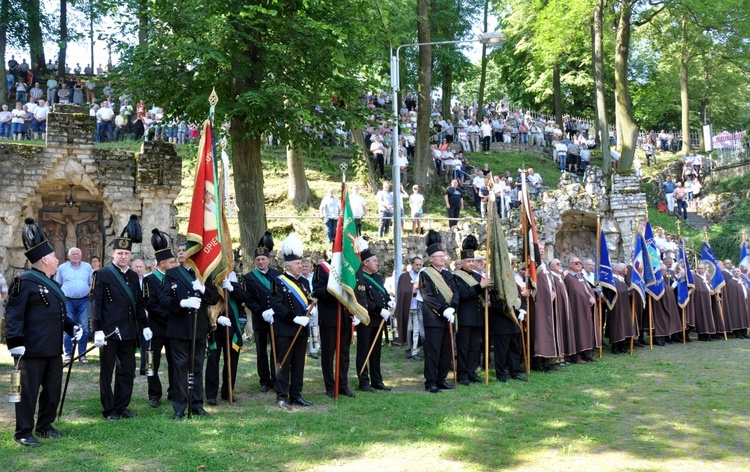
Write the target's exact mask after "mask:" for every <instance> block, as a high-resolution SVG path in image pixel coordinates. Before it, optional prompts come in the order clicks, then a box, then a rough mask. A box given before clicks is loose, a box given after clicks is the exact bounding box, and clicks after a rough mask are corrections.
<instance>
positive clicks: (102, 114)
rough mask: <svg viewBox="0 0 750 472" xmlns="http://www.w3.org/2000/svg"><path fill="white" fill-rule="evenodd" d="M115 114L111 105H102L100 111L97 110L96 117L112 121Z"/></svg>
mask: <svg viewBox="0 0 750 472" xmlns="http://www.w3.org/2000/svg"><path fill="white" fill-rule="evenodd" d="M114 116H115V112H114V111H113V110H112V109H111V108H109V107H101V108H99V111H97V112H96V117H97V118H99V119H100V120H102V121H112V118H114Z"/></svg>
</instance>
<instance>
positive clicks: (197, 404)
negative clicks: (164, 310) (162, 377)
mask: <svg viewBox="0 0 750 472" xmlns="http://www.w3.org/2000/svg"><path fill="white" fill-rule="evenodd" d="M169 343H170V344H171V345H172V361H173V363H174V367H173V369H174V380H175V384H174V388H173V392H174V393H173V394H172V408H174V411H182V412H184V411H185V408H187V406H188V373H189V372H190V344H191V343H192V340H189V339H170V340H169ZM205 358H206V338H205V337H203V336H198V338H197V339H196V340H195V357H193V362H194V365H193V398H191V399H190V408H192V410H193V411H195V410H199V409H201V408H203V360H204V359H205Z"/></svg>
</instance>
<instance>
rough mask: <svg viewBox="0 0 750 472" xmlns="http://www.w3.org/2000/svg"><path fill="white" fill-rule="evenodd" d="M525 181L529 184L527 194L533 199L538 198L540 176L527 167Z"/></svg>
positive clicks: (540, 189)
mask: <svg viewBox="0 0 750 472" xmlns="http://www.w3.org/2000/svg"><path fill="white" fill-rule="evenodd" d="M526 173H527V176H526V181H527V182H528V183H529V193H530V194H531V195H532V196H534V197H535V198H539V193H540V192H541V191H542V183H544V182H543V180H542V175H541V174H539V173H537V172H534V168H533V167H529V168H528V170H527V171H526Z"/></svg>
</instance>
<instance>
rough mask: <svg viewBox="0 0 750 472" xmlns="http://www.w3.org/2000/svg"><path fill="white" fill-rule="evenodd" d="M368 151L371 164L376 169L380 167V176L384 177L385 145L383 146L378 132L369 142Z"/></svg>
mask: <svg viewBox="0 0 750 472" xmlns="http://www.w3.org/2000/svg"><path fill="white" fill-rule="evenodd" d="M370 152H371V153H372V165H373V167H375V168H376V169H377V168H378V167H379V168H380V177H381V178H385V154H384V153H385V146H383V140H382V138H381V137H380V135H379V134H376V135H375V136H374V138H373V140H372V144H370Z"/></svg>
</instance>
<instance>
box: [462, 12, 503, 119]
mask: <svg viewBox="0 0 750 472" xmlns="http://www.w3.org/2000/svg"><path fill="white" fill-rule="evenodd" d="M489 11H490V0H484V29H482V31H487V28H488V24H487V17H488V15H489ZM486 86H487V45H486V44H482V75H481V76H480V78H479V102H478V103H479V109H478V110H477V122H478V123H481V122H482V118H484V108H483V104H484V88H485V87H486ZM497 106H498V107H499V106H500V104H497ZM456 134H458V133H456Z"/></svg>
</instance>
